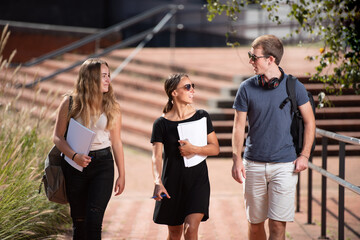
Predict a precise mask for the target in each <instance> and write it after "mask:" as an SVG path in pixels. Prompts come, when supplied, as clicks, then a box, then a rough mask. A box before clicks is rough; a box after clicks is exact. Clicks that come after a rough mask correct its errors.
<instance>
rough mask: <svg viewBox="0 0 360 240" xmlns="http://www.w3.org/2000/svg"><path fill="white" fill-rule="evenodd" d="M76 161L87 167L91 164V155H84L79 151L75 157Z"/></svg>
mask: <svg viewBox="0 0 360 240" xmlns="http://www.w3.org/2000/svg"><path fill="white" fill-rule="evenodd" d="M74 162H76V164H77V165H79V166H81V167H84V168H85V167H87V166H89V164H90V162H91V157H89V156H87V155H84V154H80V153H77V154H76V155H75V157H74Z"/></svg>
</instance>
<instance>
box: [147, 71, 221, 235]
mask: <svg viewBox="0 0 360 240" xmlns="http://www.w3.org/2000/svg"><path fill="white" fill-rule="evenodd" d="M165 92H166V94H167V96H168V98H169V100H168V102H167V104H166V106H165V107H164V110H163V112H164V114H163V116H161V117H159V118H158V119H157V120H156V121H155V122H154V125H153V132H152V136H151V143H152V144H153V155H152V165H153V175H154V183H155V187H154V199H155V200H156V205H155V210H154V222H155V223H158V224H166V225H168V229H169V236H168V239H180V238H181V236H182V234H183V233H184V237H185V239H197V237H198V236H197V235H198V228H199V225H200V222H201V221H206V220H207V219H208V218H209V199H210V183H209V177H208V170H207V165H206V161H202V162H200V163H199V164H197V165H195V166H193V167H185V164H184V159H183V156H187V157H191V156H192V155H194V154H197V155H201V156H212V155H218V154H219V143H218V140H217V137H216V135H215V132H214V129H213V126H212V123H211V119H210V117H209V114H208V113H207V112H206V111H204V110H196V109H195V108H194V107H193V106H192V105H191V104H192V103H193V97H194V84H192V83H191V81H190V79H189V77H188V76H187V75H185V74H173V75H171V76H170V77H169V78H168V79H167V80H166V81H165ZM203 117H206V119H207V121H206V122H207V145H205V146H203V147H198V146H194V145H192V144H191V143H189V142H188V141H186V140H184V141H183V140H179V134H178V131H177V126H178V124H179V123H184V122H191V121H195V120H199V119H201V118H203ZM163 149H164V158H163ZM162 162H163V164H162Z"/></svg>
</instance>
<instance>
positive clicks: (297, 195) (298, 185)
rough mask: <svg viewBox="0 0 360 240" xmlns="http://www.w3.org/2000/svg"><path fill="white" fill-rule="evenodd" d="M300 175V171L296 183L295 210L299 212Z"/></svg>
mask: <svg viewBox="0 0 360 240" xmlns="http://www.w3.org/2000/svg"><path fill="white" fill-rule="evenodd" d="M300 176H301V172H299V174H298V183H297V185H296V212H300V189H301V188H300Z"/></svg>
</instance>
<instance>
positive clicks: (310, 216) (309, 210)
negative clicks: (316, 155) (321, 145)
mask: <svg viewBox="0 0 360 240" xmlns="http://www.w3.org/2000/svg"><path fill="white" fill-rule="evenodd" d="M309 162H310V163H312V156H311V157H310V159H309ZM307 187H308V201H307V209H308V219H307V223H308V224H312V169H311V168H309V170H308V186H307Z"/></svg>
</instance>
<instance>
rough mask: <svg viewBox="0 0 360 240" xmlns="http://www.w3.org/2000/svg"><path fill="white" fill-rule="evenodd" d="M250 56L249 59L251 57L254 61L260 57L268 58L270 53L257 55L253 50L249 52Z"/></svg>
mask: <svg viewBox="0 0 360 240" xmlns="http://www.w3.org/2000/svg"><path fill="white" fill-rule="evenodd" d="M248 56H249V59H251V61H253V62H255V61H256V60H258V58H267V57H269V55H264V56H256V55H255V54H252V53H251V52H248Z"/></svg>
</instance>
